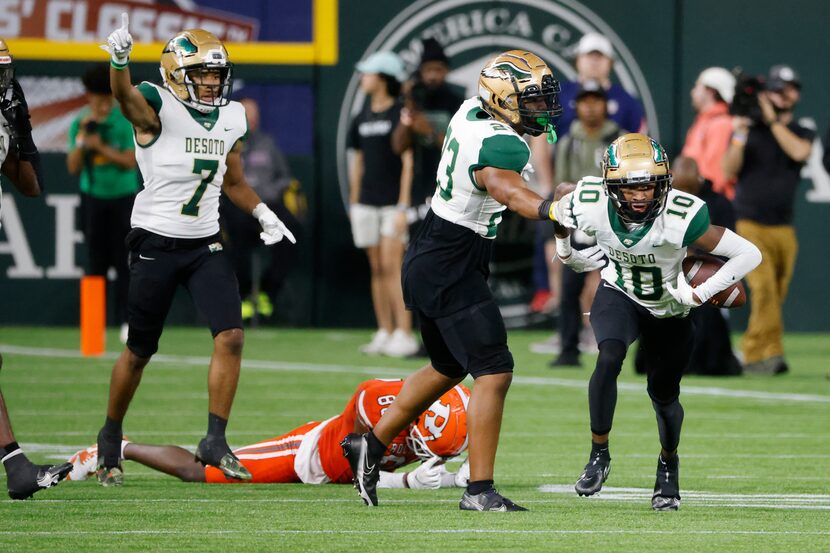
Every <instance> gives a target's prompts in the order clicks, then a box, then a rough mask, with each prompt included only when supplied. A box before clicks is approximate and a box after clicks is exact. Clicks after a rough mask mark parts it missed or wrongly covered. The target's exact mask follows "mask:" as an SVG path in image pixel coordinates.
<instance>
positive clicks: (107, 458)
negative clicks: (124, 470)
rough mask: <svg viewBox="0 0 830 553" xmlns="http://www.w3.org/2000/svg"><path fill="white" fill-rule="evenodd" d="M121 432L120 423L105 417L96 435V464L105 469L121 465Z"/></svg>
mask: <svg viewBox="0 0 830 553" xmlns="http://www.w3.org/2000/svg"><path fill="white" fill-rule="evenodd" d="M122 438H123V430H122V429H121V421H117V420H115V419H111V418H110V417H107V418H106V420H104V426H103V428H101V431H100V432H99V433H98V463H99V464H102V465H103V466H105V467H106V468H112V467H117V466H119V465H120V464H121V439H122Z"/></svg>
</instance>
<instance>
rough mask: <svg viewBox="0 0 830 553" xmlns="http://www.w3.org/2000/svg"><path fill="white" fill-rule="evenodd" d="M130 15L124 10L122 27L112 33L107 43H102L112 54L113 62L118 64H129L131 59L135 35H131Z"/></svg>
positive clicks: (103, 47) (102, 46)
mask: <svg viewBox="0 0 830 553" xmlns="http://www.w3.org/2000/svg"><path fill="white" fill-rule="evenodd" d="M129 26H130V16H129V15H128V14H127V13H126V12H124V13H122V14H121V27H119V28H118V29H116V30H114V31H113V32H112V33H110V36H108V37H107V43H106V44H102V45H101V49H102V50H106V51H107V52H109V54H110V55H111V56H112V63H114V64H115V65H118V66H124V65H127V62H129V61H130V52H131V51H132V49H133V37H132V35H130V30H129V28H128V27H129Z"/></svg>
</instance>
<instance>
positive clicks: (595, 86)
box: [576, 79, 608, 100]
mask: <svg viewBox="0 0 830 553" xmlns="http://www.w3.org/2000/svg"><path fill="white" fill-rule="evenodd" d="M589 95H591V96H597V97H599V98H602V99H603V100H607V99H608V94H607V93H606V92H605V89H604V88H603V87H602V85H601V84H600V83H599V81H595V80H593V79H589V80H587V81H584V82H583V83H581V84H580V85H579V90H578V91H577V93H576V99H577V100H580V99H582V98H584V97H585V96H589Z"/></svg>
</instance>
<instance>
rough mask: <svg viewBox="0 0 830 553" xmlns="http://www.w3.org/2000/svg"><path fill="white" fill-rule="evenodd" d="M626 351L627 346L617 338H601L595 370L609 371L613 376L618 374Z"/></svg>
mask: <svg viewBox="0 0 830 553" xmlns="http://www.w3.org/2000/svg"><path fill="white" fill-rule="evenodd" d="M627 351H628V348H627V347H626V345H625V344H624V343H622V342H621V341H619V340H603V341H602V343H600V344H599V357H598V358H597V370H598V371H603V372H611V373H613V374H614V375H615V376H616V375H618V374H620V370H622V364H623V361H625V354H626V352H627Z"/></svg>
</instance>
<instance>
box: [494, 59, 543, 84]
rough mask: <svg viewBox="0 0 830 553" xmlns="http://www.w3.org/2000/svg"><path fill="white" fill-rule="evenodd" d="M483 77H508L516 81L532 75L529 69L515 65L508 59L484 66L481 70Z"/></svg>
mask: <svg viewBox="0 0 830 553" xmlns="http://www.w3.org/2000/svg"><path fill="white" fill-rule="evenodd" d="M482 73H483V74H484V76H485V77H492V78H495V79H505V80H506V79H509V78H510V77H513V78H515V79H516V80H518V81H522V80H525V79H529V78H531V77H532V74H531V72H530V71H528V70H526V69H522V68H520V67H516V66H515V65H513V63H511V62H509V61H501V62H499V63H497V64H495V65H490V66H488V67H485V68H484V70H483V71H482Z"/></svg>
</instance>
